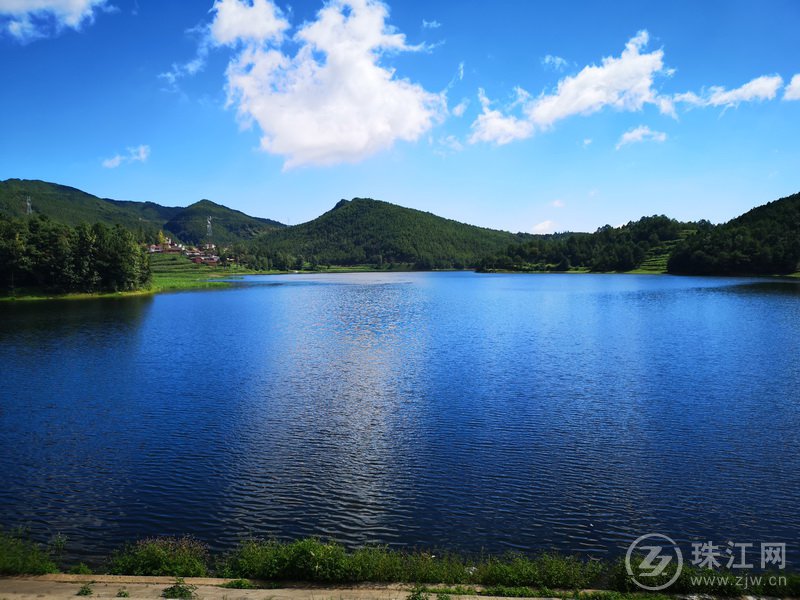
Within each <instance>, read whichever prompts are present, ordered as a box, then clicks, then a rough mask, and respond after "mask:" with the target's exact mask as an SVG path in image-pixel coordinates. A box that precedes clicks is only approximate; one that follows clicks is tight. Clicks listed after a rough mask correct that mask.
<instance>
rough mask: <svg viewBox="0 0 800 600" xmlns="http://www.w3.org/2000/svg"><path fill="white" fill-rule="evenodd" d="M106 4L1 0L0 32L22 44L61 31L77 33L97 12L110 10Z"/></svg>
mask: <svg viewBox="0 0 800 600" xmlns="http://www.w3.org/2000/svg"><path fill="white" fill-rule="evenodd" d="M106 1H107V0H0V29H2V30H5V31H6V32H7V33H9V34H11V35H12V36H13V37H15V38H16V39H18V40H19V41H21V42H27V41H31V40H34V39H37V38H41V37H45V36H47V35H48V34H50V33H51V32H55V33H58V32H60V31H61V30H62V29H65V28H71V29H76V30H77V29H80V28H81V26H82V25H83V24H84V23H85V22H91V21H92V20H93V19H94V15H95V11H96V10H111V9H110V7H109V6H108V5H107V3H106Z"/></svg>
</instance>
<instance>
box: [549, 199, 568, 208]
mask: <svg viewBox="0 0 800 600" xmlns="http://www.w3.org/2000/svg"><path fill="white" fill-rule="evenodd" d="M550 206H554V207H556V208H564V207H565V206H566V204H565V203H564V201H563V200H553V201H552V202H551V203H550Z"/></svg>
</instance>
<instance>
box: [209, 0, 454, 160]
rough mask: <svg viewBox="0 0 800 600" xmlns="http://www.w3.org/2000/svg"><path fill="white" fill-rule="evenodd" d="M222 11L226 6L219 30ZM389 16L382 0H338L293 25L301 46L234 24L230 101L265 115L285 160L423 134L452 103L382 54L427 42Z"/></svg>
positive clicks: (336, 156)
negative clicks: (236, 48) (286, 45)
mask: <svg viewBox="0 0 800 600" xmlns="http://www.w3.org/2000/svg"><path fill="white" fill-rule="evenodd" d="M229 1H238V0H229ZM266 3H267V0H263V1H262V2H261V3H259V5H258V6H260V9H256V5H253V9H254V10H266V9H265V8H264V6H265V5H266ZM216 6H217V5H215V7H216ZM269 10H273V9H269ZM220 18H222V17H221V16H220V13H219V11H218V10H217V11H216V14H215V16H214V23H212V26H211V27H212V31H214V27H215V24H216V22H217V20H218V19H220ZM387 18H388V9H387V7H386V6H385V5H384V4H382V3H380V2H378V1H377V0H331V1H330V2H328V3H326V4H325V6H324V7H323V8H322V9H321V10H320V11H319V13H318V14H317V17H316V20H313V21H310V22H306V23H304V24H303V25H302V26H301V27H300V29H299V30H298V31H297V32H296V34H295V35H294V37H293V40H292V41H293V42H294V44H295V45H296V46H299V49H298V50H297V52H296V54H294V56H292V55H289V54H286V53H284V52H282V51H281V50H280V38H279V37H273V38H265V39H260V40H259V39H254V37H253V34H252V32H251V30H250V28H249V26H242V29H241V31H240V35H238V36H237V33H236V29H235V27H232V28H228V29H226V30H225V31H226V34H225V37H224V38H220V39H225V40H228V42H227V43H230V44H236V43H242V44H243V48H242V49H241V51H240V52H239V53H238V55H237V56H236V57H235V58H234V59H233V60H232V61H231V62H230V64H229V65H228V69H227V78H228V86H227V87H228V103H229V105H233V106H235V107H236V108H237V111H238V114H239V117H240V120H241V122H242V123H243V125H244V126H247V125H250V124H252V123H255V124H257V125H258V127H259V128H260V129H261V132H262V134H263V135H262V138H261V147H262V148H263V149H264V150H266V151H267V152H270V153H273V154H279V155H282V156H285V157H286V162H285V167H286V168H290V167H295V166H299V165H332V164H336V163H342V162H357V161H360V160H362V159H364V158H366V157H368V156H370V155H372V154H375V153H377V152H380V151H382V150H386V149H388V148H390V147H392V145H393V144H394V143H395V142H396V141H397V140H406V141H416V140H418V139H419V138H420V137H421V136H423V135H424V134H425V133H427V132H428V131H429V130H430V129H431V128H432V126H433V125H434V123H436V122H437V121H438V120H439V119H440V118H442V117H443V115H444V114H445V113H446V102H445V98H444V95H443V94H434V93H430V92H428V91H426V90H425V89H424V88H423V87H422V86H420V85H418V84H415V83H412V82H411V81H409V80H407V79H401V78H399V77H397V75H396V74H395V71H394V70H393V69H390V68H387V67H385V66H383V65H382V64H381V59H382V58H384V57H385V56H386V55H387V54H394V53H398V52H413V51H419V50H423V49H424V47H423V46H409V45H408V44H407V43H406V39H405V36H404V35H403V34H401V33H398V32H396V30H395V29H394V28H392V27H391V26H389V25H387V23H386V20H387ZM281 32H282V30H281Z"/></svg>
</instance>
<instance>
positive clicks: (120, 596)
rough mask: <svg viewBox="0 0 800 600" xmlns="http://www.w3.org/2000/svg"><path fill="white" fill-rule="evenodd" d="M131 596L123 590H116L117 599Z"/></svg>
mask: <svg viewBox="0 0 800 600" xmlns="http://www.w3.org/2000/svg"><path fill="white" fill-rule="evenodd" d="M130 597H131V594H130V592H129V591H128V590H126V589H125V588H119V589H118V590H117V598H130Z"/></svg>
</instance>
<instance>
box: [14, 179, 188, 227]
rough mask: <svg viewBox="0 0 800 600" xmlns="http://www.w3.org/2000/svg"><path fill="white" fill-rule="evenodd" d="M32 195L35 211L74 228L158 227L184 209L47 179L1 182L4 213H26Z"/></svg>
mask: <svg viewBox="0 0 800 600" xmlns="http://www.w3.org/2000/svg"><path fill="white" fill-rule="evenodd" d="M28 197H30V199H31V205H32V207H33V211H34V212H35V213H37V214H43V215H46V216H47V217H49V218H50V219H52V220H54V221H58V222H60V223H64V224H65V225H69V226H72V227H74V226H75V225H79V224H80V223H104V224H106V225H122V226H123V227H125V228H127V229H131V230H137V229H138V228H140V227H145V228H147V229H156V230H157V229H158V228H160V227H161V226H162V225H163V224H164V223H165V222H166V221H168V220H169V219H171V218H172V217H173V216H174V215H175V214H177V213H178V212H179V211H181V210H182V209H181V208H168V207H165V206H160V205H158V204H154V203H152V202H124V201H118V200H108V199H105V198H98V197H97V196H93V195H91V194H87V193H86V192H82V191H81V190H78V189H75V188H72V187H68V186H66V185H59V184H56V183H48V182H46V181H33V180H25V179H7V180H6V181H0V212H2V213H4V214H6V215H8V216H12V217H23V216H25V213H26V210H27V203H26V199H27V198H28Z"/></svg>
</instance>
